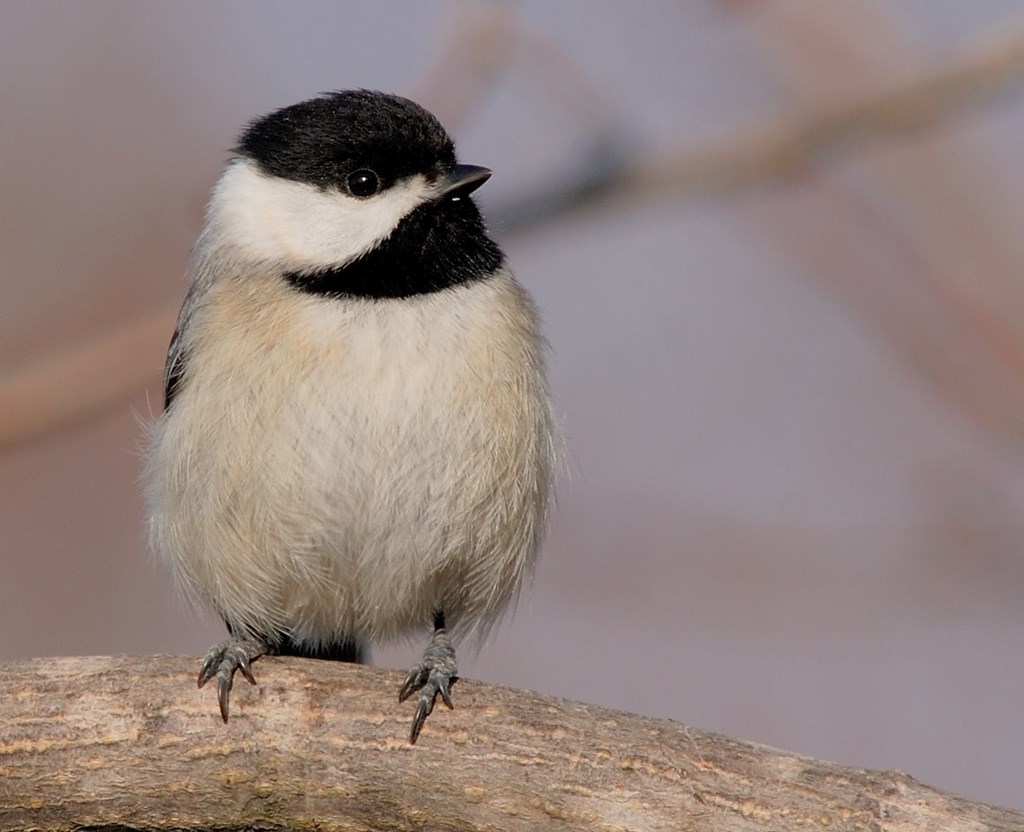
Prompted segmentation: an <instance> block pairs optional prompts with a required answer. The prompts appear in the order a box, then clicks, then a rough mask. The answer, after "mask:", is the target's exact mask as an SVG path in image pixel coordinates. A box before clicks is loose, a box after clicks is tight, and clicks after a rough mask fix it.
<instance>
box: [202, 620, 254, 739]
mask: <svg viewBox="0 0 1024 832" xmlns="http://www.w3.org/2000/svg"><path fill="white" fill-rule="evenodd" d="M268 650H269V648H268V647H267V645H266V644H264V643H263V642H261V641H257V640H256V639H251V638H230V639H228V640H227V641H222V642H221V643H220V644H218V645H216V646H214V647H211V648H210V650H209V652H208V653H207V654H206V658H205V659H203V666H202V667H201V668H200V669H199V687H202V686H203V685H205V684H206V683H207V682H209V681H210V680H211V679H213V678H214V677H216V678H217V703H218V704H219V706H220V716H221V719H223V720H224V721H225V722H227V721H228V704H229V700H230V697H231V686H232V684H233V682H234V676H235V671H236V670H240V671H241V672H242V675H243V676H244V677H245V679H246V681H248V682H249V684H251V685H255V684H256V677H255V676H253V673H252V666H251V664H252V662H254V661H255V660H256V659H258V658H259V657H260V656H263V655H265V654H266V653H267V652H268Z"/></svg>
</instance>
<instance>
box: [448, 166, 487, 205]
mask: <svg viewBox="0 0 1024 832" xmlns="http://www.w3.org/2000/svg"><path fill="white" fill-rule="evenodd" d="M490 178H491V169H490V168H482V167H480V166H479V165H455V167H453V168H452V169H451V170H450V171H448V173H446V174H445V175H444V176H442V177H441V180H440V182H439V183H438V184H439V186H440V187H439V190H438V191H437V198H438V199H441V198H442V197H448V198H449V199H458V198H459V197H460V196H468V195H469V194H471V193H473V191H475V190H476V189H477V188H479V187H480V186H481V185H483V184H484V182H486V181H487V180H488V179H490Z"/></svg>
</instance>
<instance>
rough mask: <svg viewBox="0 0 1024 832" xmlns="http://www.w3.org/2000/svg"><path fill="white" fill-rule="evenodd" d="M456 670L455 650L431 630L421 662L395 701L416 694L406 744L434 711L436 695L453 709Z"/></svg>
mask: <svg viewBox="0 0 1024 832" xmlns="http://www.w3.org/2000/svg"><path fill="white" fill-rule="evenodd" d="M457 673H458V668H457V666H456V664H455V648H454V647H452V642H451V639H449V638H448V633H447V632H446V631H445V630H444V628H443V627H442V628H439V629H436V630H434V635H433V638H431V640H430V645H429V646H428V647H427V649H426V650H424V651H423V659H422V660H421V661H420V663H419V664H417V665H416V666H415V667H414V668H413V669H412V670H410V671H409V675H408V676H407V677H406V679H405V684H403V685H402V689H401V690H400V691H399V692H398V701H399V702H404V701H405V700H406V699H408V698H409V697H410V696H412V694H414V693H415V692H416V691H419V692H420V696H419V699H418V700H417V701H416V715H415V716H414V717H413V720H412V730H411V731H410V732H409V742H410V744H413V745H415V744H416V738H417V737H418V736H419V735H420V729H421V728H422V727H423V723H424V722H426V721H427V717H428V716H430V712H431V711H432V710H434V703H435V702H436V701H437V697H438V695H440V696H441V700H442V701H443V702H444V704H445V705H447V706H448V707H449V708H453V707H454V706H453V705H452V694H451V686H452V685H453V684H454V683H455V680H456V679H457V678H458V676H457V675H456V674H457Z"/></svg>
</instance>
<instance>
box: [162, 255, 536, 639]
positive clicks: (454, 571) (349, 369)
mask: <svg viewBox="0 0 1024 832" xmlns="http://www.w3.org/2000/svg"><path fill="white" fill-rule="evenodd" d="M218 289H220V290H221V291H225V292H230V293H232V294H231V298H230V299H226V298H221V299H220V300H219V302H218V303H217V304H216V309H217V310H218V312H217V315H216V317H214V316H213V315H207V316H206V317H205V318H204V317H203V315H204V312H203V309H202V308H200V309H199V310H198V312H197V320H196V321H195V322H194V326H193V329H194V331H195V332H196V335H195V337H194V339H193V341H192V342H191V343H190V344H189V345H188V349H189V359H188V361H189V363H188V369H187V370H186V373H185V377H184V382H183V384H182V387H181V391H180V393H179V394H178V398H176V399H175V401H174V403H173V405H172V407H171V408H170V410H169V412H168V413H167V414H165V416H164V418H163V420H162V421H161V422H160V424H158V425H157V427H156V429H155V433H154V439H153V442H154V450H153V453H152V455H151V460H150V466H149V469H148V473H147V476H148V480H149V492H148V493H149V500H150V508H151V518H152V534H153V539H154V542H155V544H156V547H157V549H158V551H160V552H161V553H162V555H163V556H164V557H165V558H166V559H167V560H169V561H170V563H171V564H172V565H173V566H174V568H175V571H176V572H177V574H178V575H179V577H180V578H181V580H182V582H183V584H184V585H185V587H186V588H187V589H188V591H189V592H190V593H191V594H193V595H195V596H197V597H199V598H202V599H205V600H207V601H209V602H211V603H212V604H213V605H214V606H215V607H216V608H217V609H218V610H219V611H220V612H221V613H222V614H223V615H224V617H225V618H226V619H227V620H228V621H229V622H230V623H231V625H232V626H233V627H234V628H236V629H238V630H242V631H248V632H250V633H252V634H256V635H262V636H270V637H273V636H274V635H276V634H286V635H288V636H290V637H291V638H292V639H294V640H296V641H299V642H303V643H307V644H313V645H315V644H324V643H331V642H334V641H338V640H340V639H343V638H356V639H379V638H392V637H395V636H397V635H400V634H401V633H403V632H405V631H408V630H410V629H413V628H420V627H422V626H425V625H427V624H429V622H430V618H431V615H432V614H433V612H434V611H435V610H438V609H443V610H444V612H445V614H446V617H447V618H448V621H449V623H450V624H451V625H452V626H453V627H454V629H455V630H456V631H459V630H462V631H470V630H475V631H483V630H486V628H487V627H488V626H489V625H490V624H491V623H492V622H493V621H494V620H495V618H496V617H497V616H498V615H499V614H500V613H501V611H502V609H503V608H504V607H505V606H506V605H507V603H508V602H509V601H510V600H511V599H512V598H513V597H514V596H515V595H516V593H517V592H518V589H519V587H520V584H521V582H522V580H523V578H524V576H525V575H526V574H527V572H528V571H529V569H530V567H531V566H532V564H533V560H534V557H535V553H536V550H537V546H538V544H539V538H540V535H541V533H542V529H543V526H544V518H545V514H546V512H547V507H548V499H549V488H550V478H551V471H552V465H553V456H554V454H553V440H552V425H551V419H550V415H549V408H548V403H547V396H546V392H545V390H544V385H543V378H542V366H541V361H542V359H541V355H540V345H539V343H538V337H537V334H536V325H535V321H534V317H533V312H532V308H531V306H530V304H529V301H528V299H527V298H526V297H525V295H524V294H523V292H522V290H521V289H519V287H518V286H517V285H516V284H515V282H514V281H513V280H512V279H511V278H510V277H508V276H505V275H500V276H498V277H496V278H492V279H490V280H488V281H485V282H478V283H473V284H470V285H466V286H460V287H456V288H455V289H452V290H448V291H458V292H463V293H465V295H464V297H463V298H462V299H461V300H460V303H458V304H455V303H451V302H450V301H451V299H450V298H447V299H445V298H444V297H442V296H441V295H443V294H444V293H436V294H434V295H425V296H421V297H417V298H415V299H411V300H410V299H403V300H401V301H350V300H335V299H325V298H312V297H309V296H304V295H301V294H298V293H292V294H291V295H282V302H281V303H278V304H275V309H276V310H278V311H277V312H276V313H275V316H274V317H273V318H272V319H267V318H266V317H265V316H263V317H261V315H260V310H259V309H257V308H255V307H253V306H252V304H251V303H250V302H249V301H248V300H247V297H246V293H245V292H244V291H240V290H239V287H238V286H237V285H236V286H231V285H225V286H224V287H218ZM282 292H290V290H289V289H287V288H286V287H282ZM446 300H447V302H446ZM263 308H264V309H265V308H266V307H265V306H264V307H263ZM285 345H287V346H285Z"/></svg>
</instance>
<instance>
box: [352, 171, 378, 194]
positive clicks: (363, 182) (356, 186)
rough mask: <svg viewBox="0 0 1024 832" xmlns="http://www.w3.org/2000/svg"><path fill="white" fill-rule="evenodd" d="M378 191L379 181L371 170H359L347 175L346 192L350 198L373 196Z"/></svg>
mask: <svg viewBox="0 0 1024 832" xmlns="http://www.w3.org/2000/svg"><path fill="white" fill-rule="evenodd" d="M379 190H380V180H379V179H378V178H377V174H375V173H374V172H373V171H372V170H368V169H367V168H361V169H360V170H357V171H354V172H353V173H350V174H349V175H348V192H349V193H350V194H352V196H364V197H365V196H373V195H374V194H375V193H377V191H379Z"/></svg>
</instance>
